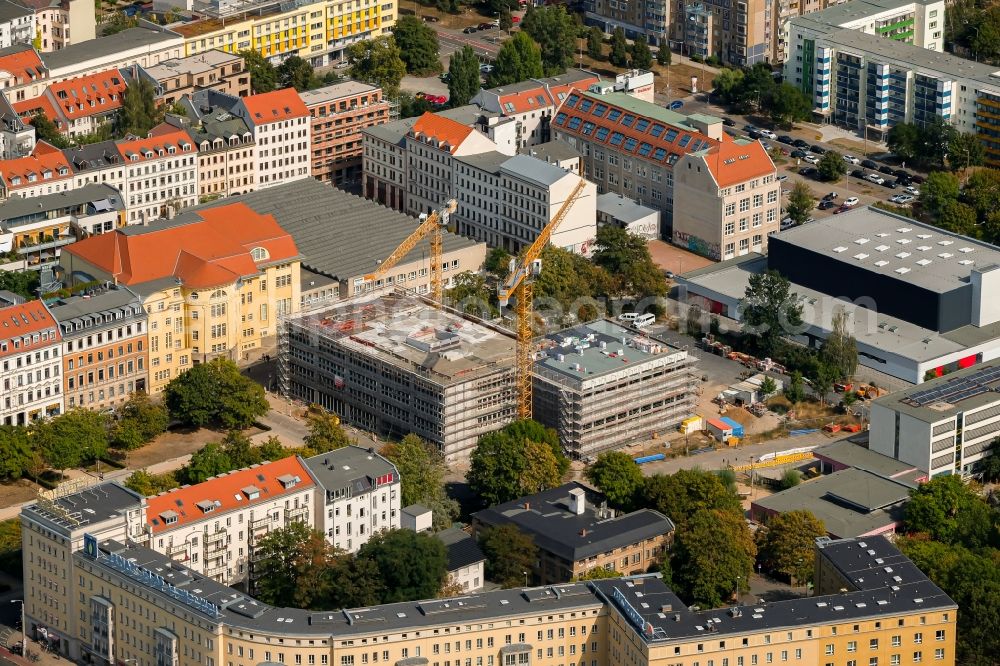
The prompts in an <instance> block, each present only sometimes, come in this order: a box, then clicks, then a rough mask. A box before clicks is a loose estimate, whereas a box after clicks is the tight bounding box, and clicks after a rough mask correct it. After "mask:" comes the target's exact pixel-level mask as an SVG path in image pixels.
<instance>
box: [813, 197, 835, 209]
mask: <svg viewBox="0 0 1000 666" xmlns="http://www.w3.org/2000/svg"><path fill="white" fill-rule="evenodd" d="M816 207H817V208H819V209H820V210H829V209H830V208H836V207H837V204H836V202H834V201H830V200H829V199H824V200H823V201H820V202H819V205H818V206H816Z"/></svg>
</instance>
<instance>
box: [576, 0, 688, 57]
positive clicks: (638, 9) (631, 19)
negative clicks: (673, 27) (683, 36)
mask: <svg viewBox="0 0 1000 666" xmlns="http://www.w3.org/2000/svg"><path fill="white" fill-rule="evenodd" d="M583 9H584V12H585V14H584V16H585V17H586V18H585V20H586V23H587V24H588V25H596V26H598V27H600V28H601V30H602V31H603V32H605V33H608V34H611V33H613V32H614V31H615V30H616V29H618V28H621V29H622V30H623V31H624V32H625V38H626V39H635V38H636V37H638V36H639V35H643V36H645V37H646V40H647V41H648V42H649V43H650V44H652V45H654V46H660V47H663V48H670V45H669V35H670V2H669V0H654V1H653V2H631V3H630V2H616V1H615V0H585V1H584V3H583Z"/></svg>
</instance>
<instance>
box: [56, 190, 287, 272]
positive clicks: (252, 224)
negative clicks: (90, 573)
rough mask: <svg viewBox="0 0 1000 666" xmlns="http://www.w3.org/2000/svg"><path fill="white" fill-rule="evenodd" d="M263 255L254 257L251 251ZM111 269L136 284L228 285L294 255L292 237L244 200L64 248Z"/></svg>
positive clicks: (127, 229) (92, 237)
mask: <svg viewBox="0 0 1000 666" xmlns="http://www.w3.org/2000/svg"><path fill="white" fill-rule="evenodd" d="M255 248H262V249H263V250H264V251H265V253H264V255H265V256H264V257H263V258H262V259H261V260H260V261H254V259H253V257H252V255H251V251H252V250H253V249H255ZM70 250H72V251H71V254H74V255H76V256H78V257H80V258H81V259H84V260H85V261H88V262H89V263H91V264H93V265H95V266H97V267H98V268H100V269H102V270H103V271H105V272H107V273H110V274H111V275H113V276H114V277H115V279H116V280H118V281H119V282H120V283H122V284H125V285H129V286H132V285H136V284H142V283H145V282H152V281H154V280H161V279H163V278H171V277H172V278H176V279H178V280H180V281H181V283H182V284H184V285H185V286H187V287H190V288H205V287H214V286H218V285H223V284H231V283H232V282H235V281H236V280H237V279H239V278H240V277H243V276H247V275H255V274H257V273H258V272H259V270H260V269H259V268H258V264H270V263H273V262H276V261H288V260H289V259H292V258H295V257H297V256H298V249H297V248H296V246H295V241H293V240H292V237H291V235H289V234H288V233H286V232H285V230H284V229H282V228H281V227H280V226H278V223H277V222H276V221H275V220H274V217H272V216H271V215H259V214H257V213H255V212H254V211H253V210H251V209H250V208H249V207H248V206H247V205H246V204H243V203H234V204H226V205H222V206H219V207H218V208H212V209H205V210H200V211H198V212H197V213H186V214H184V215H181V216H179V217H177V218H175V219H173V220H168V221H163V222H160V223H156V224H152V225H150V226H148V227H125V228H122V229H116V230H115V232H114V233H108V234H99V235H97V236H91V237H90V238H86V239H84V240H82V241H79V242H77V243H73V245H72V246H67V248H66V249H65V250H64V251H70Z"/></svg>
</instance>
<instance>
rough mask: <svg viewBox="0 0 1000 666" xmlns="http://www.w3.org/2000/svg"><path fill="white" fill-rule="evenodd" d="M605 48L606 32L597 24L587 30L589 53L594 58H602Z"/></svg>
mask: <svg viewBox="0 0 1000 666" xmlns="http://www.w3.org/2000/svg"><path fill="white" fill-rule="evenodd" d="M603 49H604V33H603V32H601V29H600V28H598V27H597V26H596V25H595V26H591V28H590V30H588V31H587V55H589V56H590V57H591V58H593V59H594V60H600V59H601V57H602V55H603Z"/></svg>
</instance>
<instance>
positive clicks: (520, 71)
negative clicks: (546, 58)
mask: <svg viewBox="0 0 1000 666" xmlns="http://www.w3.org/2000/svg"><path fill="white" fill-rule="evenodd" d="M544 75H545V72H544V69H543V67H542V50H541V49H540V48H539V46H538V44H536V43H535V41H534V40H533V39H531V37H529V36H528V34H527V33H526V32H524V31H518V32H516V33H514V36H513V37H511V38H510V39H508V40H507V41H505V42H504V43H503V46H501V47H500V51H499V52H497V57H496V59H495V60H494V61H493V71H492V72H490V77H489V79H490V86H491V87H497V86H506V85H510V84H512V83H519V82H521V81H526V80H528V79H532V78H540V77H542V76H544Z"/></svg>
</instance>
